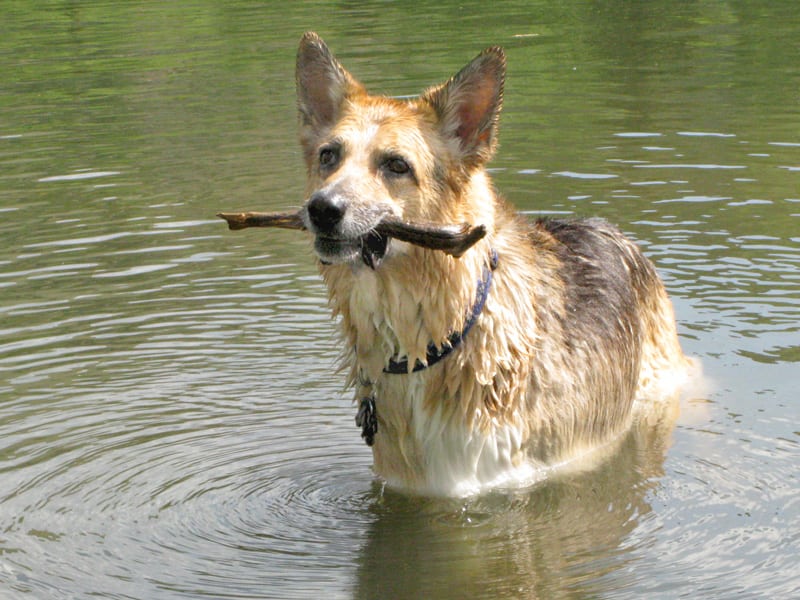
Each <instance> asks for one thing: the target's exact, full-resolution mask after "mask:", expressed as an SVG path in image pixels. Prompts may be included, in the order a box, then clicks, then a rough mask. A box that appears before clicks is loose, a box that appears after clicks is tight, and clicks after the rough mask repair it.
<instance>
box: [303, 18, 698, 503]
mask: <svg viewBox="0 0 800 600" xmlns="http://www.w3.org/2000/svg"><path fill="white" fill-rule="evenodd" d="M505 71H506V60H505V54H504V52H503V50H502V49H501V48H499V47H491V48H487V49H486V50H484V51H483V52H481V53H480V54H479V55H478V56H477V57H476V58H475V59H474V60H472V61H471V62H470V63H469V64H467V65H466V66H465V67H464V68H463V69H461V70H460V71H459V72H458V73H457V74H456V75H455V76H453V77H452V78H451V79H449V80H448V81H446V82H445V83H443V84H441V85H437V86H434V87H431V88H429V89H427V90H425V91H424V92H423V93H422V94H421V95H420V96H418V97H413V98H406V97H404V98H401V99H397V98H390V97H386V96H378V95H371V94H369V93H368V92H367V91H366V89H365V87H364V86H363V85H362V84H361V83H360V82H359V81H358V80H357V79H356V78H355V77H353V75H351V74H350V73H349V72H348V71H347V70H346V69H345V68H344V67H343V66H342V65H341V64H340V63H339V61H338V60H337V59H336V58H335V57H334V56H333V54H332V53H331V51H330V50H329V49H328V47H327V46H326V44H325V43H324V42H323V40H322V39H321V38H320V37H319V36H318V35H316V34H315V33H313V32H309V33H306V34H305V35H304V36H303V37H302V40H301V42H300V46H299V50H298V54H297V71H296V82H297V93H298V109H299V128H300V144H301V147H302V152H303V156H304V159H305V163H306V166H307V170H308V186H307V190H306V200H305V203H304V205H303V207H302V209H301V211H300V214H301V217H302V220H303V224H304V225H305V227H306V228H307V229H308V230H309V231H310V232H311V233H312V234H313V235H314V250H315V253H316V256H317V258H318V260H319V268H320V271H321V275H322V278H323V280H324V282H325V284H326V287H327V290H328V297H329V303H330V306H331V308H332V312H333V314H334V315H335V316H336V317H337V318H338V323H339V326H340V328H341V333H342V334H343V347H344V352H343V364H344V365H346V367H345V368H346V369H347V371H348V383H349V385H350V386H351V387H353V388H354V389H355V400H356V404H357V405H358V414H357V416H356V422H357V424H358V425H360V426H361V429H362V436H363V437H364V439H365V440H366V441H367V443H368V444H369V445H370V446H371V447H372V452H373V464H374V467H373V468H374V471H375V473H376V474H377V475H378V476H379V477H380V478H381V479H383V480H384V481H385V482H386V483H387V484H388V485H389V486H392V487H394V488H399V489H403V490H408V491H411V492H416V493H423V494H435V495H448V496H463V495H469V494H474V493H479V492H481V491H484V490H487V489H490V488H493V487H497V486H509V485H520V484H522V483H523V482H529V481H532V480H535V479H536V478H537V477H539V476H540V475H541V474H542V473H547V472H549V471H550V470H552V469H553V468H554V467H556V466H558V465H564V464H569V463H570V462H572V461H574V460H577V458H578V457H581V456H584V455H587V453H588V454H590V453H592V452H594V451H597V450H598V449H601V448H604V447H608V446H609V445H612V444H613V442H614V441H615V440H619V439H620V438H621V437H623V436H624V434H625V433H626V432H627V431H628V430H629V429H630V428H631V426H632V424H633V423H634V422H635V421H636V420H637V419H639V418H640V415H642V414H644V413H646V412H647V411H648V410H650V409H652V407H653V406H656V405H658V404H659V403H664V402H667V400H666V398H668V397H672V395H673V394H672V391H673V389H674V385H673V384H674V382H676V381H678V380H679V379H680V376H681V374H682V373H684V372H685V371H686V368H687V365H688V361H687V359H686V358H685V357H684V354H683V353H682V351H681V347H680V344H679V341H678V336H677V332H676V324H675V317H674V312H673V308H672V304H671V302H670V300H669V298H668V296H667V293H666V291H665V289H664V286H663V284H662V282H661V280H660V278H659V276H658V275H657V273H656V270H655V268H654V266H653V265H652V264H651V262H650V261H649V260H648V259H647V258H645V256H644V255H643V254H642V252H641V251H640V250H639V249H638V247H637V246H636V245H635V244H634V243H633V242H631V241H630V240H629V239H628V238H626V237H625V236H624V235H623V234H622V233H621V232H620V231H619V230H618V229H617V228H615V227H614V226H612V225H610V224H609V223H607V222H606V221H604V220H601V219H596V218H588V219H571V220H562V219H538V220H533V221H531V220H529V219H527V218H525V217H522V216H520V215H519V214H518V213H517V212H516V211H515V210H514V208H513V207H512V206H510V205H509V204H508V203H507V202H506V201H505V200H504V199H503V198H502V197H500V196H499V195H498V194H497V193H496V192H495V189H494V188H493V186H492V182H491V179H490V177H489V175H488V173H487V170H486V165H487V163H488V162H489V160H490V159H491V158H492V156H493V154H494V153H495V149H496V146H497V131H498V117H499V114H500V110H501V105H502V101H503V85H504V80H505ZM387 216H392V217H399V218H402V219H404V220H407V221H424V222H432V223H441V224H453V223H470V224H481V225H483V226H485V227H486V230H487V234H486V236H485V237H484V238H483V239H482V240H480V241H479V242H478V243H477V244H476V245H474V246H473V247H472V248H470V249H469V250H468V251H467V252H466V253H465V254H464V255H463V256H461V257H460V258H454V257H452V256H448V255H446V254H444V253H442V252H437V251H435V250H430V249H426V248H421V247H418V246H412V245H410V244H408V243H405V242H401V241H398V240H397V239H389V238H385V237H382V236H380V235H377V234H376V233H375V228H376V226H377V224H378V223H379V222H380V221H381V219H383V218H385V217H387Z"/></svg>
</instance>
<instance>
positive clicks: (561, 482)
mask: <svg viewBox="0 0 800 600" xmlns="http://www.w3.org/2000/svg"><path fill="white" fill-rule="evenodd" d="M671 427H672V423H662V425H661V427H656V428H653V427H651V426H649V425H648V426H643V427H639V428H637V429H635V430H634V431H633V432H632V433H631V434H630V435H629V436H627V437H626V439H625V440H624V442H623V444H622V446H621V447H620V448H619V449H618V450H617V451H616V452H615V453H613V454H612V456H611V457H610V458H608V459H607V460H606V461H605V462H604V464H603V465H602V466H601V467H600V468H598V469H596V470H591V471H588V472H584V473H580V474H573V475H568V476H561V477H556V478H554V479H552V480H549V481H547V482H544V483H542V484H540V485H538V486H537V487H536V488H534V489H532V490H530V491H516V492H514V491H509V492H502V491H499V492H495V493H492V494H489V495H487V496H484V497H480V498H475V499H471V500H466V501H450V502H448V501H444V500H427V501H425V500H419V499H413V498H408V497H405V496H401V495H398V494H394V493H391V492H388V491H387V492H386V493H384V494H383V496H382V497H381V499H380V502H376V503H375V506H374V508H373V509H372V510H373V513H374V515H375V521H374V522H373V523H371V525H370V527H369V530H368V537H367V540H366V543H365V546H364V548H363V550H362V551H361V553H360V554H361V559H360V565H359V577H358V586H359V587H358V593H357V597H359V598H379V597H391V598H455V597H457V598H488V597H500V598H511V597H513V598H531V599H533V598H594V597H597V596H598V595H603V594H605V593H610V592H611V591H612V590H613V589H618V587H619V586H620V582H621V581H623V582H624V580H625V579H626V578H629V577H635V575H632V574H631V573H626V571H627V570H628V569H629V568H630V565H631V564H633V563H634V562H635V560H636V556H637V553H636V550H637V548H638V547H639V546H644V547H646V546H647V544H648V543H650V541H651V540H648V539H647V537H646V536H645V537H642V535H639V536H638V537H637V538H636V539H632V535H631V534H632V533H633V532H634V531H635V530H637V528H640V527H642V525H643V522H645V521H647V520H648V519H650V513H651V510H652V507H651V502H652V499H653V496H654V494H657V489H658V485H659V484H658V479H659V477H661V476H662V475H663V461H664V455H665V451H666V448H667V445H668V444H669V442H668V440H669V434H670V431H671ZM623 585H624V584H623Z"/></svg>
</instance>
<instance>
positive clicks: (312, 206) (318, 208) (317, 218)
mask: <svg viewBox="0 0 800 600" xmlns="http://www.w3.org/2000/svg"><path fill="white" fill-rule="evenodd" d="M306 209H307V210H308V218H309V220H310V221H311V224H312V225H313V226H314V227H315V228H316V229H317V231H318V232H322V233H331V232H333V230H334V229H335V228H336V227H337V225H339V223H341V222H342V219H343V218H344V212H345V207H344V206H343V205H342V204H341V203H340V202H336V200H334V199H332V198H330V196H328V195H327V194H322V193H319V192H318V193H316V194H314V195H313V196H311V198H310V199H309V201H308V204H307V205H306Z"/></svg>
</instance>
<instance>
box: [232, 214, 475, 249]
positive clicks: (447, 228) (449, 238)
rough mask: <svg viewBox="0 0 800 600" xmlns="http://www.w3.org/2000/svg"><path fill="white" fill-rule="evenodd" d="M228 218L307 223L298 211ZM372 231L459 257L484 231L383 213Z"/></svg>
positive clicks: (241, 222) (240, 224)
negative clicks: (382, 217) (416, 220)
mask: <svg viewBox="0 0 800 600" xmlns="http://www.w3.org/2000/svg"><path fill="white" fill-rule="evenodd" d="M217 216H218V217H219V218H221V219H225V220H226V221H227V222H228V228H229V229H231V230H234V231H236V230H239V229H246V228H248V227H280V228H282V229H298V230H304V229H305V228H306V227H305V225H304V224H303V220H302V218H301V217H300V214H299V213H264V212H240V213H218V214H217ZM375 232H376V233H378V235H381V236H384V237H393V238H397V239H398V240H401V241H403V242H408V243H409V244H414V245H415V246H420V247H422V248H429V249H431V250H441V251H442V252H445V253H446V254H449V255H450V256H454V257H456V258H458V257H460V256H461V255H462V254H464V252H466V251H467V250H469V249H470V248H471V247H472V246H474V245H475V244H476V243H477V242H478V241H479V240H481V239H482V238H483V236H485V235H486V227H485V226H484V225H474V226H473V225H470V224H469V223H462V224H460V225H437V224H435V223H409V222H406V221H403V220H401V219H397V218H395V217H385V218H384V219H383V220H382V221H381V222H380V223H378V225H377V226H376V227H375Z"/></svg>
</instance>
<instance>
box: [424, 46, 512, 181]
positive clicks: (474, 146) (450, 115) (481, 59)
mask: <svg viewBox="0 0 800 600" xmlns="http://www.w3.org/2000/svg"><path fill="white" fill-rule="evenodd" d="M505 75H506V56H505V53H504V52H503V49H502V48H500V47H499V46H494V47H491V48H487V49H486V50H484V51H483V52H481V53H480V54H479V55H478V56H477V57H476V58H475V59H474V60H473V61H472V62H470V63H469V64H468V65H467V66H466V67H464V68H463V69H461V71H459V72H458V73H457V74H456V75H455V76H454V77H452V78H451V79H450V80H449V81H447V82H446V83H444V84H443V85H440V86H438V87H434V88H431V89H429V90H427V91H426V92H425V93H424V94H423V95H422V99H423V100H424V101H426V102H428V103H429V104H430V105H431V106H432V107H433V109H434V110H435V111H436V114H437V116H438V117H439V126H440V127H441V128H442V131H443V132H444V134H445V136H447V137H448V138H452V139H455V140H456V141H457V142H458V152H459V154H460V158H461V160H462V161H463V162H464V163H465V164H466V165H467V166H474V165H478V164H483V163H485V162H487V161H488V160H489V159H490V158H491V157H492V154H494V150H495V147H496V146H497V121H498V117H499V116H500V108H501V106H502V104H503V83H504V81H505Z"/></svg>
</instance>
